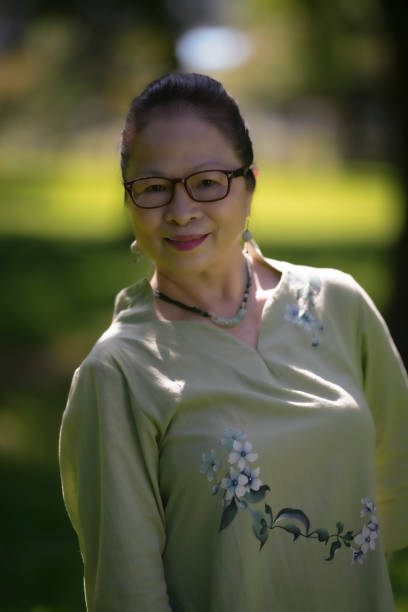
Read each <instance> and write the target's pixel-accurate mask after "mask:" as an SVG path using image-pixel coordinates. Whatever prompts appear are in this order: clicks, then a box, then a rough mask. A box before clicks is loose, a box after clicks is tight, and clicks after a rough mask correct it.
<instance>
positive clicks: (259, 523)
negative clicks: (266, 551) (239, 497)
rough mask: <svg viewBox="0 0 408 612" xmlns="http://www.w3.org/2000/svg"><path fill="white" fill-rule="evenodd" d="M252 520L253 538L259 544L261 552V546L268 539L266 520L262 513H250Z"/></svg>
mask: <svg viewBox="0 0 408 612" xmlns="http://www.w3.org/2000/svg"><path fill="white" fill-rule="evenodd" d="M252 518H253V524H252V529H253V532H254V534H255V537H256V538H257V539H258V540H259V542H260V546H259V550H261V548H262V546H263V545H264V544H265V542H266V540H267V539H268V526H267V524H266V520H265V517H264V515H263V514H262V512H258V511H257V512H252Z"/></svg>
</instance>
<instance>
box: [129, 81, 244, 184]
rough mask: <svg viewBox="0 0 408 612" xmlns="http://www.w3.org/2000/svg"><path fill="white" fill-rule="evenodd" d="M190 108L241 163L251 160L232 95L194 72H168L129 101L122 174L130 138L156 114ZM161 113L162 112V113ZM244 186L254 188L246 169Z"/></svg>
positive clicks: (220, 85)
mask: <svg viewBox="0 0 408 612" xmlns="http://www.w3.org/2000/svg"><path fill="white" fill-rule="evenodd" d="M185 109H191V110H192V111H194V112H197V113H198V114H199V115H200V117H202V119H203V120H204V121H207V122H208V123H210V124H212V125H213V126H215V127H216V128H218V130H219V131H220V132H221V133H222V134H223V135H224V137H225V138H226V139H227V140H228V141H229V142H230V144H231V146H232V147H233V149H234V151H235V153H236V155H237V157H238V158H239V159H240V160H241V162H242V165H243V166H246V165H248V166H249V165H250V164H252V162H253V150H252V142H251V139H250V137H249V132H248V128H247V126H246V124H245V121H244V120H243V118H242V116H241V113H240V111H239V108H238V105H237V103H236V101H235V100H234V98H233V97H232V96H230V95H229V94H228V93H227V92H226V91H225V89H224V87H223V86H222V84H221V83H220V82H219V81H216V80H215V79H213V78H211V77H209V76H205V75H202V74H195V73H170V74H166V75H164V76H162V77H160V78H159V79H156V80H155V81H152V83H150V84H149V85H148V86H147V87H146V88H145V89H144V90H143V91H142V93H141V94H140V95H139V96H137V97H136V98H134V100H133V101H132V102H131V104H130V108H129V112H128V114H127V116H126V119H125V125H124V128H123V131H122V137H121V142H120V165H121V170H122V176H123V177H124V175H125V171H126V167H127V164H128V161H129V158H130V156H131V149H132V145H133V141H134V139H135V137H136V136H137V134H138V133H139V132H140V131H141V130H142V129H143V127H145V126H146V125H147V123H148V122H149V119H152V117H153V116H157V113H159V112H161V111H165V112H166V113H167V112H168V111H169V110H172V111H173V110H174V111H179V110H185ZM164 116H165V115H164ZM246 180H247V186H248V189H250V190H252V189H253V188H254V187H255V178H254V175H253V173H252V172H251V171H250V172H248V173H247V175H246Z"/></svg>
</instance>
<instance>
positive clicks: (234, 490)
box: [221, 467, 247, 501]
mask: <svg viewBox="0 0 408 612" xmlns="http://www.w3.org/2000/svg"><path fill="white" fill-rule="evenodd" d="M246 481H247V477H246V476H245V475H244V474H240V473H239V472H237V471H236V470H234V468H233V467H231V468H230V475H229V477H228V476H227V477H226V478H223V479H222V480H221V487H222V488H223V489H226V491H225V499H226V501H230V500H231V499H232V498H233V497H234V495H236V496H237V497H242V496H243V495H245V493H246V489H245V483H246Z"/></svg>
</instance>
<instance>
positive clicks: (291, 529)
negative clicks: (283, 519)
mask: <svg viewBox="0 0 408 612" xmlns="http://www.w3.org/2000/svg"><path fill="white" fill-rule="evenodd" d="M282 529H284V530H285V531H287V532H289V533H291V534H293V541H295V540H297V539H298V537H299V536H300V534H301V533H302V532H301V531H300V529H299V527H298V526H297V525H282Z"/></svg>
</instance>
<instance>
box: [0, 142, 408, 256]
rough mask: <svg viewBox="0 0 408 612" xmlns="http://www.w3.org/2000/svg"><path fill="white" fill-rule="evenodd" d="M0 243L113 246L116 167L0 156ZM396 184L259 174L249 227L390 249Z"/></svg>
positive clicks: (384, 172)
mask: <svg viewBox="0 0 408 612" xmlns="http://www.w3.org/2000/svg"><path fill="white" fill-rule="evenodd" d="M0 163H1V166H0V185H1V186H0V197H1V201H2V223H1V229H0V232H1V234H3V235H29V236H35V237H41V238H44V237H50V238H51V237H52V238H55V237H57V238H58V237H60V238H68V239H72V238H78V239H86V240H88V239H112V238H113V239H114V238H117V237H119V236H123V235H124V234H125V233H126V232H128V231H129V223H128V220H127V216H126V212H125V209H124V206H123V189H122V185H121V179H120V173H119V167H118V160H117V159H115V158H112V157H105V156H100V157H96V158H95V157H94V158H88V157H81V156H78V155H73V154H68V153H61V154H59V155H56V156H53V157H50V156H49V157H46V156H42V157H39V158H38V159H18V160H16V159H13V160H10V159H7V158H6V157H5V155H4V153H3V155H0ZM401 200H402V197H401V194H400V189H399V184H398V181H397V179H396V177H395V176H394V175H393V173H392V170H391V169H390V168H387V167H386V166H374V165H372V166H367V165H366V166H362V167H354V168H347V167H344V168H335V169H333V168H329V167H328V168H321V167H313V168H307V169H305V168H297V167H293V166H285V167H277V166H265V167H261V173H260V178H259V182H258V186H257V189H256V192H255V196H254V203H253V208H252V215H251V223H250V227H251V230H252V232H253V233H254V236H255V238H256V239H258V240H259V241H260V242H265V241H267V242H274V243H275V244H279V243H280V244H284V243H292V244H293V243H296V244H305V245H308V244H313V243H321V244H322V243H326V244H327V243H333V242H339V243H340V242H342V243H344V242H354V243H355V242H380V243H383V244H388V243H391V242H392V241H394V240H395V239H396V238H397V237H398V235H399V232H400V228H401V227H402V223H403V206H402V204H401Z"/></svg>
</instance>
